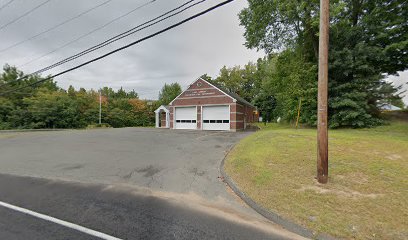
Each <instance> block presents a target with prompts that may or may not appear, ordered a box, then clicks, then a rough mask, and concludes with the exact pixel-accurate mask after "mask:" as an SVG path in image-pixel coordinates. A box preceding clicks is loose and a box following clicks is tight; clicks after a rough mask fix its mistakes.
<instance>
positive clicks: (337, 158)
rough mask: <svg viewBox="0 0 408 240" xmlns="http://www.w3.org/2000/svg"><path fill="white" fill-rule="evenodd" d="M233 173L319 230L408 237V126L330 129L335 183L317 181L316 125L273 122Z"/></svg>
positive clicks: (234, 162) (250, 141)
mask: <svg viewBox="0 0 408 240" xmlns="http://www.w3.org/2000/svg"><path fill="white" fill-rule="evenodd" d="M261 127H262V128H263V129H262V130H261V131H258V132H257V133H255V134H252V135H250V136H249V137H247V138H245V139H243V140H242V141H241V142H240V143H238V145H237V146H236V147H235V148H234V149H233V150H232V151H231V153H230V154H229V156H228V158H227V160H226V164H225V170H226V172H227V174H229V175H230V176H231V177H232V178H233V179H234V181H235V182H236V183H237V184H238V186H239V187H240V188H241V190H243V191H244V192H245V193H246V194H247V195H249V196H250V197H251V198H252V199H254V200H255V201H256V202H258V203H259V204H261V205H262V206H263V207H265V208H267V209H270V210H271V211H274V212H276V213H278V214H280V215H281V216H283V217H284V218H286V219H289V220H291V221H293V222H296V223H298V224H301V225H303V226H305V227H307V228H309V229H311V230H313V231H315V232H316V233H328V234H330V235H332V236H335V237H339V238H347V239H408V227H407V226H408V208H407V206H408V177H407V176H408V123H407V122H394V123H392V124H390V125H387V126H382V127H378V128H372V129H362V130H352V129H343V130H331V131H329V183H328V184H326V185H322V184H319V183H317V182H316V180H315V175H316V130H315V129H298V130H296V129H292V128H289V127H287V126H281V125H274V124H270V125H268V126H266V127H265V126H261Z"/></svg>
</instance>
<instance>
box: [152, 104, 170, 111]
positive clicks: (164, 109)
mask: <svg viewBox="0 0 408 240" xmlns="http://www.w3.org/2000/svg"><path fill="white" fill-rule="evenodd" d="M160 110H163V111H165V112H166V113H169V112H170V111H169V110H168V109H167V108H166V107H165V106H163V105H161V106H160V107H159V108H158V109H156V110H155V111H154V112H155V113H158V112H160Z"/></svg>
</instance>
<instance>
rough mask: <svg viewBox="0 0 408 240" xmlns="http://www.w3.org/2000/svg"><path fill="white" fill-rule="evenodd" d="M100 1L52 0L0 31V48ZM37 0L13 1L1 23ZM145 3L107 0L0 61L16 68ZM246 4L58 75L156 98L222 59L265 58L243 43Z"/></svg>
mask: <svg viewBox="0 0 408 240" xmlns="http://www.w3.org/2000/svg"><path fill="white" fill-rule="evenodd" d="M103 1H104V0H100V1H81V0H75V1H63V0H53V1H51V2H50V3H49V4H47V5H45V6H44V7H42V8H41V9H38V10H37V11H35V12H33V13H32V14H31V15H30V16H28V17H26V18H24V19H22V20H21V21H18V22H17V23H15V24H13V25H11V26H10V27H8V28H7V29H4V30H3V31H1V32H0V36H2V37H1V38H2V41H1V42H0V48H4V47H7V46H9V45H11V44H13V43H15V42H18V41H21V40H23V39H26V38H28V37H30V36H32V35H34V34H36V33H38V32H41V31H43V30H44V29H47V28H49V27H51V26H53V25H55V24H57V23H59V22H62V21H64V20H66V19H68V18H70V17H72V16H75V15H76V14H78V13H80V12H82V11H84V10H86V9H88V8H90V7H92V6H95V5H97V4H99V3H101V2H103ZM40 2H41V0H35V1H29V2H28V1H22V0H20V1H18V0H17V1H15V3H13V5H14V6H12V5H10V7H8V9H7V11H6V13H2V14H1V18H0V21H5V19H13V17H15V16H18V14H21V13H22V12H24V11H26V10H28V9H30V8H32V7H33V6H35V5H36V4H38V3H40ZM146 2H148V1H147V0H146V1H131V0H126V1H124V0H120V1H119V0H113V1H111V2H110V3H108V4H106V5H105V6H103V7H101V8H99V9H97V10H95V11H93V12H91V13H89V14H87V15H85V16H83V17H81V18H79V19H76V20H74V21H72V22H70V23H69V24H66V25H64V26H63V27H61V28H60V29H57V30H53V31H51V32H49V33H47V34H45V35H43V36H41V37H39V38H36V39H35V40H32V41H30V42H27V43H25V44H22V45H20V46H18V47H15V48H13V49H11V50H9V51H7V52H4V53H0V64H5V63H10V64H12V65H16V66H19V65H21V64H23V63H25V62H27V61H30V60H31V59H34V58H36V57H38V56H41V55H43V54H45V53H47V52H49V51H52V50H53V49H56V48H58V47H59V46H61V45H63V44H65V43H67V42H69V41H71V40H72V39H75V38H77V37H79V36H81V35H82V34H85V33H87V32H89V31H91V30H92V29H95V28H97V27H99V26H101V25H103V24H105V23H106V22H108V21H110V20H112V19H114V18H116V17H117V16H119V15H122V14H124V13H126V12H128V11H130V10H131V9H133V8H136V7H137V6H140V5H142V4H144V3H146ZM183 2H184V1H176V0H157V1H155V2H154V3H153V4H150V5H149V6H148V7H144V8H143V9H140V10H138V11H135V12H134V13H133V14H130V15H129V16H127V17H125V18H123V19H121V20H119V21H117V22H115V23H113V24H111V25H109V26H108V27H106V28H104V29H102V30H100V31H97V32H95V33H93V34H92V35H90V36H88V37H86V38H84V39H82V40H80V41H78V42H76V43H74V44H71V45H69V46H68V47H66V48H64V49H61V50H59V51H57V52H55V53H53V54H51V55H49V56H47V57H44V58H42V59H40V60H38V61H36V62H33V63H32V64H29V65H26V66H23V67H22V70H23V71H24V72H32V71H35V70H37V69H39V68H41V67H44V66H47V65H49V64H52V63H54V62H56V61H58V60H60V59H63V58H65V57H67V56H70V55H72V54H74V53H76V52H78V51H81V50H83V49H86V48H87V47H89V46H92V45H94V44H97V43H99V42H100V41H102V40H105V39H107V38H108V37H111V36H113V35H116V34H118V33H120V32H123V31H125V30H127V29H129V28H131V27H133V26H135V25H138V24H139V23H142V22H144V21H147V20H149V19H150V18H152V17H155V16H158V15H160V14H161V13H163V12H165V11H167V10H169V9H171V8H174V7H175V6H177V5H180V4H181V3H183ZM218 2H219V1H215V0H208V1H207V2H205V3H204V4H200V5H199V6H197V7H195V8H193V9H192V10H189V11H186V12H184V13H183V14H180V16H178V17H176V18H174V19H172V20H171V21H166V22H165V23H162V24H158V25H157V26H154V27H152V28H151V29H149V30H144V31H141V32H140V33H138V34H135V35H134V36H131V37H129V38H126V39H124V40H121V41H118V42H116V43H114V44H112V45H111V46H109V47H106V48H104V49H103V50H102V51H96V52H94V53H92V54H89V55H87V56H86V57H84V58H80V59H78V60H76V61H73V62H71V63H69V64H66V65H63V66H61V67H58V68H55V69H53V70H51V71H49V72H47V74H51V73H55V72H58V71H61V70H64V69H67V68H69V67H72V66H75V65H76V64H78V63H81V62H83V61H85V60H88V59H91V58H92V57H95V56H98V55H100V54H101V53H105V52H107V51H109V50H112V49H114V48H116V47H119V46H122V45H124V44H126V43H129V42H131V41H134V40H136V39H138V38H140V37H143V36H145V35H146V34H150V33H153V32H154V31H157V30H159V29H161V28H163V27H164V26H168V25H169V24H171V23H174V22H177V21H179V20H181V19H183V18H185V17H186V16H190V15H192V14H193V13H195V12H198V11H200V10H203V9H206V8H208V7H209V6H212V5H214V4H216V3H218ZM245 6H246V1H243V0H237V1H236V2H233V3H231V4H229V5H227V6H225V7H223V8H221V9H218V10H215V11H214V12H211V13H209V14H207V15H205V16H203V17H201V18H199V19H196V20H194V21H193V22H190V23H187V24H185V25H183V26H181V27H179V28H177V29H174V30H172V31H169V32H166V33H164V34H162V35H160V36H158V37H155V38H153V39H150V40H148V41H146V42H143V43H141V44H138V45H136V46H133V47H131V48H129V49H126V50H125V51H122V52H120V53H118V54H114V55H112V56H110V57H108V58H105V59H103V60H101V61H99V62H96V63H93V64H91V65H88V66H86V67H84V68H81V69H78V70H76V71H74V72H71V73H68V74H66V75H63V76H61V77H59V78H57V79H56V80H57V81H58V84H59V85H60V86H61V87H64V88H66V87H68V86H69V85H73V86H75V87H76V88H79V87H85V88H87V89H91V88H93V89H98V88H100V87H102V86H109V87H113V88H115V89H117V88H120V87H121V86H123V87H124V88H125V89H135V90H136V91H137V92H139V93H140V95H141V96H142V97H143V98H156V97H157V94H158V92H159V90H160V88H161V87H162V86H163V84H164V83H171V82H179V83H180V84H181V85H182V86H187V85H188V84H189V83H190V82H192V81H193V80H194V79H195V78H197V77H198V76H199V75H201V74H204V73H208V74H210V75H212V76H216V75H217V74H218V71H219V69H220V68H221V67H222V66H223V65H227V66H233V65H243V64H245V63H247V62H248V61H256V59H257V58H258V57H262V55H263V53H260V52H256V51H252V50H248V49H246V48H245V47H244V46H243V43H244V38H243V37H242V34H243V29H242V28H241V27H240V26H239V24H238V17H237V14H238V12H239V11H240V10H241V9H242V8H244V7H245Z"/></svg>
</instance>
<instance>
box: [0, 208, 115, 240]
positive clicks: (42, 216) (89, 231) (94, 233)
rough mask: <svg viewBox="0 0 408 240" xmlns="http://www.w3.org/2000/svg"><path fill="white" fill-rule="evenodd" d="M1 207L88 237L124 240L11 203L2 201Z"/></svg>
mask: <svg viewBox="0 0 408 240" xmlns="http://www.w3.org/2000/svg"><path fill="white" fill-rule="evenodd" d="M0 206H3V207H5V208H8V209H12V210H15V211H18V212H21V213H25V214H28V215H31V216H33V217H36V218H40V219H43V220H46V221H49V222H53V223H56V224H59V225H62V226H64V227H67V228H71V229H74V230H77V231H80V232H83V233H86V234H88V235H92V236H95V237H98V238H101V239H105V240H122V239H120V238H116V237H113V236H110V235H107V234H105V233H101V232H98V231H95V230H92V229H89V228H86V227H82V226H80V225H77V224H75V223H70V222H67V221H64V220H61V219H58V218H54V217H51V216H47V215H45V214H41V213H37V212H34V211H31V210H28V209H25V208H22V207H18V206H14V205H11V204H9V203H5V202H2V201H0Z"/></svg>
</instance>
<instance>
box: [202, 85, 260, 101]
mask: <svg viewBox="0 0 408 240" xmlns="http://www.w3.org/2000/svg"><path fill="white" fill-rule="evenodd" d="M203 80H204V81H207V80H205V79H203ZM207 82H209V81H207ZM209 83H211V84H212V85H214V86H216V87H217V88H219V89H220V90H222V91H223V92H225V94H227V95H228V96H230V97H232V98H235V99H236V100H237V101H238V102H240V103H243V104H245V105H248V106H250V107H255V106H254V105H253V104H251V103H250V102H248V101H247V100H245V99H243V98H242V97H240V96H239V95H238V94H236V93H232V92H230V91H228V90H227V89H225V88H223V87H221V86H220V85H218V84H217V83H214V82H213V81H211V82H209Z"/></svg>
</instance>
